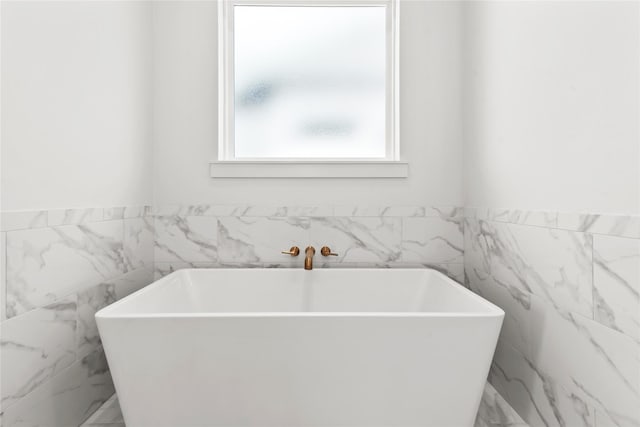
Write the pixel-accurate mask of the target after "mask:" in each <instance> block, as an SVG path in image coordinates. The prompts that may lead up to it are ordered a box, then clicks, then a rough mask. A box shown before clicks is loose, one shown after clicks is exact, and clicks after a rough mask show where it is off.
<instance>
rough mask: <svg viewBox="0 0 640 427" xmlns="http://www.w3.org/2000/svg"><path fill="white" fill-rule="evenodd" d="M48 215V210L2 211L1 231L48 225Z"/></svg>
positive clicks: (0, 219) (0, 215) (0, 216)
mask: <svg viewBox="0 0 640 427" xmlns="http://www.w3.org/2000/svg"><path fill="white" fill-rule="evenodd" d="M47 215H48V212H47V211H16V212H2V213H1V214H0V231H11V230H26V229H30V228H41V227H46V226H47Z"/></svg>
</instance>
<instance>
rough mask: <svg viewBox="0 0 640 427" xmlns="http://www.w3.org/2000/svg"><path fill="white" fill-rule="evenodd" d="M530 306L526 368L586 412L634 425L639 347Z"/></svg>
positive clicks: (639, 410)
mask: <svg viewBox="0 0 640 427" xmlns="http://www.w3.org/2000/svg"><path fill="white" fill-rule="evenodd" d="M532 305H533V307H532V311H535V312H536V315H535V317H536V324H535V328H534V329H533V330H532V336H531V341H532V348H533V354H532V355H531V361H532V363H534V364H535V365H536V366H538V367H539V368H540V369H541V370H543V371H544V372H546V373H547V375H549V376H550V377H551V378H553V380H554V381H555V382H557V383H558V384H561V385H562V386H564V387H565V388H567V389H571V391H572V393H573V395H574V396H576V398H577V399H580V400H581V401H583V402H586V403H587V404H588V405H589V406H590V407H592V408H595V409H596V410H598V411H602V412H603V413H605V414H610V415H611V416H612V417H613V414H616V415H617V416H620V417H623V418H626V419H628V420H633V422H634V423H635V424H631V425H640V381H639V378H638V373H639V372H640V347H639V346H640V344H639V343H638V342H637V341H635V340H634V339H632V338H631V337H629V336H626V335H624V334H622V333H620V332H618V331H615V330H613V329H610V328H607V327H605V326H603V325H601V324H600V323H598V322H596V321H594V320H592V319H588V318H586V317H583V316H581V315H579V314H574V313H570V312H565V311H561V310H558V309H557V308H555V307H553V306H551V305H549V304H548V303H546V302H544V301H542V300H540V299H537V298H535V299H533V300H532Z"/></svg>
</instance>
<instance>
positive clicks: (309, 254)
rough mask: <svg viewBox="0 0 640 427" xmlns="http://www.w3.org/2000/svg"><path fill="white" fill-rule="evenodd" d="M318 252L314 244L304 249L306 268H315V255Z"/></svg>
mask: <svg viewBox="0 0 640 427" xmlns="http://www.w3.org/2000/svg"><path fill="white" fill-rule="evenodd" d="M315 254H316V249H315V248H314V247H313V246H307V249H305V250H304V269H305V270H313V256H314V255H315Z"/></svg>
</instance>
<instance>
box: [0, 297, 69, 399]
mask: <svg viewBox="0 0 640 427" xmlns="http://www.w3.org/2000/svg"><path fill="white" fill-rule="evenodd" d="M76 313H77V300H76V298H75V296H73V297H68V298H65V299H62V300H60V301H58V302H56V303H54V304H51V305H49V306H46V307H43V308H39V309H36V310H32V311H30V312H29V313H26V314H24V315H22V316H19V317H15V318H12V319H9V320H7V321H4V322H2V324H0V331H1V339H0V344H1V345H0V349H1V350H2V359H1V360H0V364H1V365H0V366H1V368H2V378H1V385H2V386H1V387H0V392H1V396H2V407H3V408H5V409H6V408H8V407H10V406H11V405H13V404H15V403H16V402H18V401H19V400H20V399H23V398H24V397H25V396H27V395H28V394H29V393H31V392H33V391H34V390H36V389H37V388H38V387H40V386H42V384H43V383H45V382H47V381H48V380H50V379H51V378H52V377H53V376H54V375H56V374H58V373H59V372H61V371H62V370H63V369H64V368H66V367H68V366H70V365H71V364H72V363H73V362H74V361H75V360H76V346H75V342H76V330H77V321H76V318H77V314H76Z"/></svg>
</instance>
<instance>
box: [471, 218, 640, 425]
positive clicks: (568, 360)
mask: <svg viewBox="0 0 640 427" xmlns="http://www.w3.org/2000/svg"><path fill="white" fill-rule="evenodd" d="M638 243H640V241H638V240H633V239H625V238H619V237H611V236H600V235H592V234H590V233H585V232H577V231H568V230H559V229H553V228H547V227H540V226H526V225H518V224H512V223H503V222H495V221H485V220H480V221H478V220H475V219H473V218H466V227H465V281H466V283H467V285H468V286H469V287H470V288H471V289H472V290H474V291H475V292H477V293H479V294H480V295H482V296H484V297H485V298H487V299H488V300H490V301H492V302H494V303H496V304H497V305H499V306H500V307H501V308H502V309H504V311H505V320H504V325H503V329H502V332H501V336H500V340H499V343H498V348H497V350H496V355H495V358H494V363H493V366H492V370H491V375H490V381H491V382H492V384H494V385H495V386H496V389H497V390H498V391H499V392H500V393H501V394H502V395H503V396H505V397H506V398H507V400H508V401H509V402H510V403H511V405H512V406H513V407H514V408H515V409H516V410H517V411H518V413H519V414H520V415H522V417H523V418H524V419H525V421H527V422H528V423H530V424H531V425H532V426H549V427H552V426H559V427H572V426H586V427H591V426H592V427H602V426H619V427H625V426H634V427H637V426H640V340H639V339H638V338H639V337H638V332H637V326H638V323H637V321H638V308H639V306H638V279H639V277H640V275H639V269H640V264H639V262H638V261H639V259H640V257H639V256H640V251H639V246H638Z"/></svg>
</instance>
